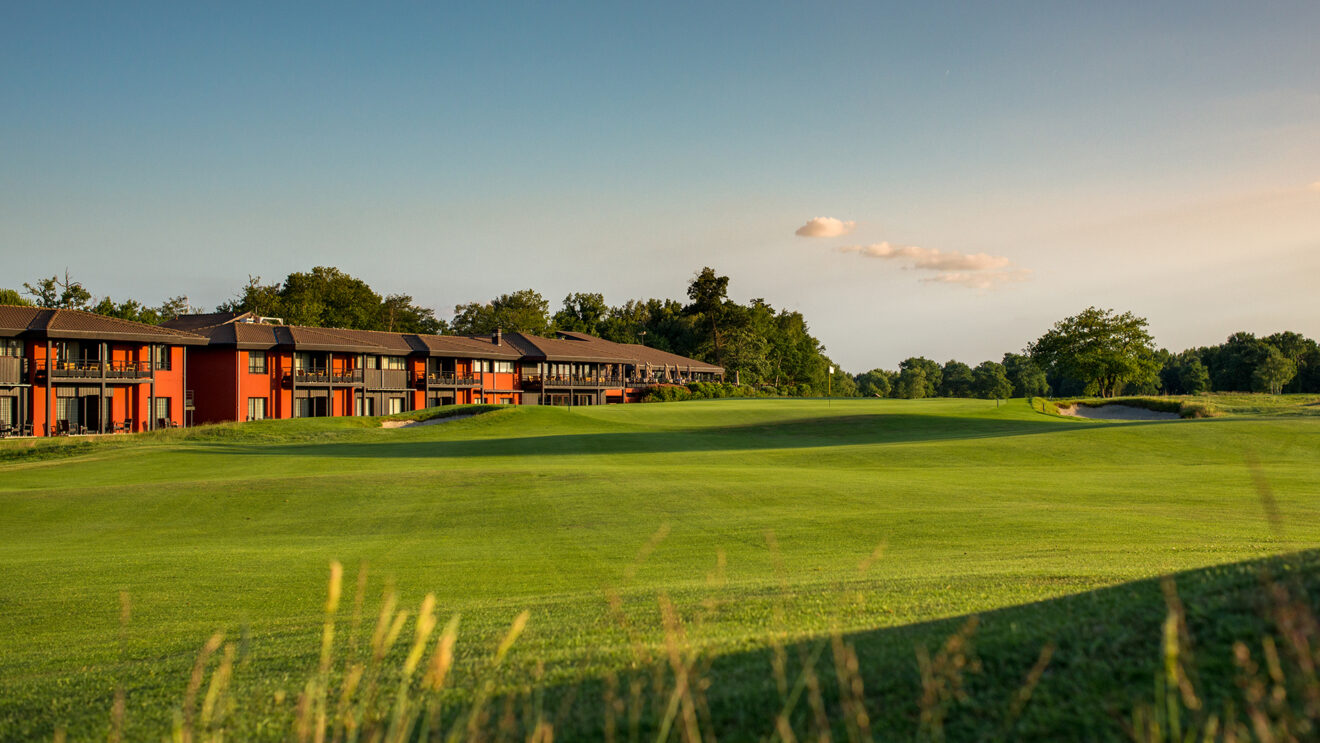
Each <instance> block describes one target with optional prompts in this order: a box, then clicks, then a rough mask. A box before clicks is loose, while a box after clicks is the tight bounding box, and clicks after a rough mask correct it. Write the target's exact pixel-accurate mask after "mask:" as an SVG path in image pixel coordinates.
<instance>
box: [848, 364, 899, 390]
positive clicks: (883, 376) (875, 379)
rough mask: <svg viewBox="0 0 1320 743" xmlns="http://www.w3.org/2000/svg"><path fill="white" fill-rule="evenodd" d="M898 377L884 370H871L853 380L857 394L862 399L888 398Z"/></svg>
mask: <svg viewBox="0 0 1320 743" xmlns="http://www.w3.org/2000/svg"><path fill="white" fill-rule="evenodd" d="M897 376H898V375H897V374H895V373H894V372H891V371H885V370H884V369H872V370H871V371H869V372H863V373H861V374H858V375H857V376H856V377H854V378H853V381H854V383H855V384H856V385H857V394H859V395H861V396H862V397H889V395H890V393H891V392H892V391H893V389H894V381H895V379H896V377H897Z"/></svg>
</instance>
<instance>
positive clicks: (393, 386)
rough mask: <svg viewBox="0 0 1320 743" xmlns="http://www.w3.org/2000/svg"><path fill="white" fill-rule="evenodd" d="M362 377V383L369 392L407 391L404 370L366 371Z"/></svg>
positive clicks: (406, 376) (406, 377)
mask: <svg viewBox="0 0 1320 743" xmlns="http://www.w3.org/2000/svg"><path fill="white" fill-rule="evenodd" d="M363 375H364V377H363V381H364V383H365V385H366V387H367V389H369V390H406V389H408V371H407V370H406V369H367V370H365V371H364V372H363Z"/></svg>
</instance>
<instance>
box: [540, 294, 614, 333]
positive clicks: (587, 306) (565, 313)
mask: <svg viewBox="0 0 1320 743" xmlns="http://www.w3.org/2000/svg"><path fill="white" fill-rule="evenodd" d="M609 315H610V307H609V305H607V304H605V295H603V294H586V293H580V292H574V293H573V294H570V295H568V296H567V297H564V305H563V307H562V308H561V309H560V310H559V311H558V312H556V313H555V316H554V325H555V328H556V329H558V330H572V331H574V332H578V333H588V334H590V335H596V336H599V335H601V328H602V326H603V325H604V324H605V323H606V321H607V319H608V318H609Z"/></svg>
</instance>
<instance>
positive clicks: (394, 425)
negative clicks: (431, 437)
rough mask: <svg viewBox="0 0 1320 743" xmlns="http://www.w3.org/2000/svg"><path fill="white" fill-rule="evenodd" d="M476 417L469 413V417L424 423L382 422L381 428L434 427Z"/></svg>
mask: <svg viewBox="0 0 1320 743" xmlns="http://www.w3.org/2000/svg"><path fill="white" fill-rule="evenodd" d="M474 415H476V413H468V414H467V415H451V416H448V417H446V418H431V419H429V420H424V421H381V422H380V427H381V428H413V427H415V426H434V425H437V424H440V423H450V422H452V421H461V420H463V419H464V418H471V417H472V416H474Z"/></svg>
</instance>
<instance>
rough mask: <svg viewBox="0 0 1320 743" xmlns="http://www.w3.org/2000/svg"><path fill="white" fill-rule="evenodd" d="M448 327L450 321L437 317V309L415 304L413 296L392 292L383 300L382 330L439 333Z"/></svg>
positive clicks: (381, 307) (381, 312) (381, 306)
mask: <svg viewBox="0 0 1320 743" xmlns="http://www.w3.org/2000/svg"><path fill="white" fill-rule="evenodd" d="M447 328H448V323H446V322H445V321H444V320H441V319H439V318H437V317H436V316H435V310H433V309H431V308H429V307H419V306H417V305H415V304H413V298H412V297H410V296H408V295H407V294H391V295H389V296H388V297H385V299H384V301H382V302H381V305H380V322H379V329H380V330H384V331H387V332H391V333H425V334H429V335H438V334H440V333H443V332H445V330H446V329H447Z"/></svg>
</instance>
